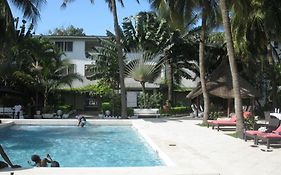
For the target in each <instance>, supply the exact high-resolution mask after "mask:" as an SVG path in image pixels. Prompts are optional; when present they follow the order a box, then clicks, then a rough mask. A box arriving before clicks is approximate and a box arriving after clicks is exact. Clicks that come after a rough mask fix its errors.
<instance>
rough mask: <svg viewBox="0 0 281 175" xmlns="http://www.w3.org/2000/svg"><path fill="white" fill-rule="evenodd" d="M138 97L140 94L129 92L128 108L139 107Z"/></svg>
mask: <svg viewBox="0 0 281 175" xmlns="http://www.w3.org/2000/svg"><path fill="white" fill-rule="evenodd" d="M137 96H138V92H132V91H128V92H127V106H128V107H137V106H138V103H137Z"/></svg>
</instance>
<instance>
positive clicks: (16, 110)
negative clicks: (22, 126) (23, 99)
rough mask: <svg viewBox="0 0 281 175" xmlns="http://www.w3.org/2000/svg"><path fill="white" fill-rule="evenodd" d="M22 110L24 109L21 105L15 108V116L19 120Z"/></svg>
mask: <svg viewBox="0 0 281 175" xmlns="http://www.w3.org/2000/svg"><path fill="white" fill-rule="evenodd" d="M21 108H22V107H21V105H20V104H18V105H15V106H14V111H15V116H17V119H19V118H20V112H21ZM15 116H14V118H15Z"/></svg>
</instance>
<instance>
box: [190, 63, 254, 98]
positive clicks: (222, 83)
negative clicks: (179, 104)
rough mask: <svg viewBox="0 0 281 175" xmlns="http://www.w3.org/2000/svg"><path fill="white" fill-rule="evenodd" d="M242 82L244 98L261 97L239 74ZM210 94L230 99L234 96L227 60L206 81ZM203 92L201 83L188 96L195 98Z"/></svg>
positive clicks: (241, 87)
mask: <svg viewBox="0 0 281 175" xmlns="http://www.w3.org/2000/svg"><path fill="white" fill-rule="evenodd" d="M238 78H239V83H240V93H241V97H242V98H254V97H259V93H258V91H257V90H256V89H255V88H254V87H253V86H252V85H251V84H250V83H248V82H247V81H246V80H245V79H243V78H242V77H241V76H239V75H238ZM206 87H207V90H208V92H209V94H211V95H214V96H218V97H221V98H225V99H229V98H234V92H233V86H232V76H231V71H230V66H229V64H228V62H227V61H223V62H222V63H221V64H220V65H219V66H218V67H217V69H216V70H215V71H214V72H213V73H212V74H211V75H210V77H209V79H208V80H207V83H206ZM201 94H202V89H201V85H198V86H197V87H196V88H195V89H193V90H192V91H191V92H190V93H189V94H188V95H187V98H191V99H193V98H195V97H197V96H199V95H201Z"/></svg>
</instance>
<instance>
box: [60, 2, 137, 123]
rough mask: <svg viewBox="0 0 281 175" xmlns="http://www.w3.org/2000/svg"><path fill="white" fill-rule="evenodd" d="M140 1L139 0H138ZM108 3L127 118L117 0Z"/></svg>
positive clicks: (123, 104)
mask: <svg viewBox="0 0 281 175" xmlns="http://www.w3.org/2000/svg"><path fill="white" fill-rule="evenodd" d="M70 1H74V0H64V2H63V5H62V6H66V4H67V3H68V2H70ZM118 1H119V2H120V4H121V6H122V7H124V3H123V0H118ZM136 1H137V2H138V3H139V0H136ZM90 2H91V3H94V2H95V1H94V0H90ZM105 2H106V3H107V4H108V7H109V10H110V11H111V12H112V14H113V21H114V31H115V37H116V45H117V53H118V66H119V76H120V90H121V116H122V117H124V118H127V101H126V88H125V82H124V62H123V51H122V47H121V43H120V31H119V24H118V16H117V7H116V0H105Z"/></svg>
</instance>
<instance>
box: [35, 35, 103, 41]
mask: <svg viewBox="0 0 281 175" xmlns="http://www.w3.org/2000/svg"><path fill="white" fill-rule="evenodd" d="M40 36H44V38H48V39H82V40H94V39H97V38H99V39H107V38H108V37H107V36H99V35H85V36H69V35H36V36H35V37H40Z"/></svg>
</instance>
